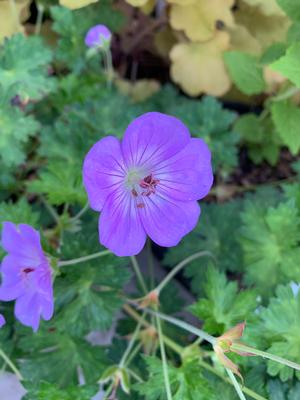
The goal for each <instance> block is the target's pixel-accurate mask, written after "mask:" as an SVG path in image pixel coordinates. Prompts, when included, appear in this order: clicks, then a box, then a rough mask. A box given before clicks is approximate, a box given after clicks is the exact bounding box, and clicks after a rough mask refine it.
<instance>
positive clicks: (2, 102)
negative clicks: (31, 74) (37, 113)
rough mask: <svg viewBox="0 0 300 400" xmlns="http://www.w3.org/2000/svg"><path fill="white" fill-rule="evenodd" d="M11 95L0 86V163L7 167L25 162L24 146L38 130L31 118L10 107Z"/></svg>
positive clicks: (36, 123) (35, 122)
mask: <svg viewBox="0 0 300 400" xmlns="http://www.w3.org/2000/svg"><path fill="white" fill-rule="evenodd" d="M0 62H1V61H0ZM0 82H1V67H0ZM12 94H13V92H12V91H11V90H10V91H8V92H4V90H3V89H2V88H1V86H0V131H1V135H0V161H2V163H3V164H4V165H5V166H7V167H13V166H14V167H15V166H17V165H19V164H21V163H22V162H23V161H24V160H25V158H26V153H25V150H24V144H25V143H26V142H27V141H28V139H29V138H30V136H33V135H35V134H36V132H37V130H38V129H39V124H38V122H37V121H36V120H35V119H34V118H33V117H32V116H26V115H25V114H24V112H22V111H21V110H20V109H19V108H18V107H16V106H13V105H11V103H10V99H11V98H12Z"/></svg>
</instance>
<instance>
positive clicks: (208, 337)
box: [146, 308, 216, 345]
mask: <svg viewBox="0 0 300 400" xmlns="http://www.w3.org/2000/svg"><path fill="white" fill-rule="evenodd" d="M146 311H147V312H148V313H149V314H151V315H155V316H156V317H159V318H160V319H163V320H164V321H167V322H170V323H171V324H173V325H176V326H179V327H180V328H182V329H185V330H186V331H188V332H191V333H193V334H194V335H196V336H199V337H200V338H201V339H204V340H206V341H207V342H209V343H211V344H212V345H214V344H215V342H216V338H214V337H213V336H211V335H209V334H208V333H206V332H204V331H202V329H198V328H195V327H194V326H193V325H190V324H188V323H187V322H184V321H181V320H180V319H177V318H173V317H169V316H168V315H165V314H162V313H160V312H158V311H152V310H150V309H148V308H147V309H146Z"/></svg>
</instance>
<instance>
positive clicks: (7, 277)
mask: <svg viewBox="0 0 300 400" xmlns="http://www.w3.org/2000/svg"><path fill="white" fill-rule="evenodd" d="M30 266H31V262H30V259H29V260H28V259H27V258H24V259H22V258H21V257H16V256H12V255H10V254H9V255H7V256H5V257H4V258H3V260H2V263H1V274H2V284H1V287H0V300H3V301H11V300H14V299H16V298H17V297H19V296H20V295H21V294H22V293H23V292H24V284H23V281H22V275H21V269H22V267H25V268H26V267H30Z"/></svg>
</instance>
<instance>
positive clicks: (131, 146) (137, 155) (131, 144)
mask: <svg viewBox="0 0 300 400" xmlns="http://www.w3.org/2000/svg"><path fill="white" fill-rule="evenodd" d="M189 140H190V133H189V131H188V129H187V127H186V126H185V125H184V124H183V123H182V122H181V121H179V119H177V118H175V117H171V116H169V115H165V114H161V113H158V112H150V113H146V114H143V115H142V116H140V117H138V118H136V119H135V120H134V121H133V122H131V124H130V125H129V126H128V128H127V129H126V132H125V134H124V138H123V141H122V151H123V155H124V159H125V162H126V165H127V167H132V166H137V165H139V166H144V167H145V168H149V166H152V167H153V166H154V165H155V164H157V163H158V162H162V161H164V160H165V159H166V158H170V157H172V156H173V155H174V154H176V153H178V152H179V151H180V150H182V149H183V148H184V147H185V146H186V145H187V144H188V142H189ZM149 172H151V171H149Z"/></svg>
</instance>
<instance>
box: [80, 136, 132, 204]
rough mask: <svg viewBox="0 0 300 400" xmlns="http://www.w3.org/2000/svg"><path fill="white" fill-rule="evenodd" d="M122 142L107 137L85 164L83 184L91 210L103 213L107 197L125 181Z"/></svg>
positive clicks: (94, 148) (95, 147) (91, 153)
mask: <svg viewBox="0 0 300 400" xmlns="http://www.w3.org/2000/svg"><path fill="white" fill-rule="evenodd" d="M124 175H125V170H124V163H123V156H122V152H121V146H120V141H119V140H118V139H116V138H114V137H113V136H107V137H105V138H103V139H101V140H99V142H97V143H96V144H94V146H93V147H92V148H91V150H90V151H89V152H88V154H87V155H86V157H85V160H84V164H83V183H84V186H85V190H86V191H87V194H88V198H89V203H90V206H91V208H93V209H94V210H96V211H101V210H102V208H103V205H104V203H105V200H106V198H107V196H108V195H109V194H110V193H111V192H112V191H114V190H115V188H116V187H117V186H118V185H120V183H121V182H123V180H124Z"/></svg>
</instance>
